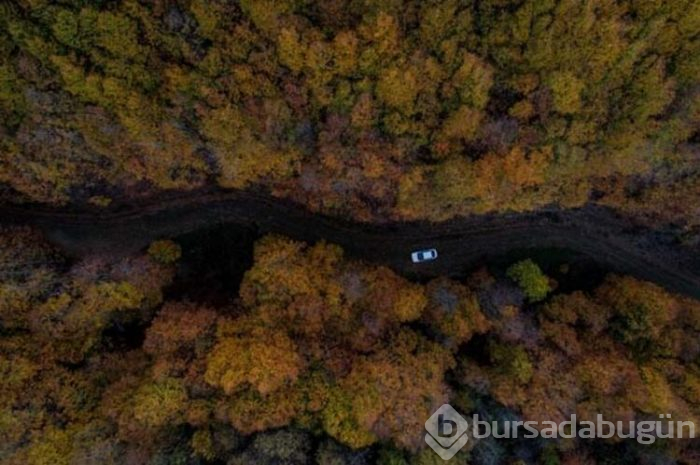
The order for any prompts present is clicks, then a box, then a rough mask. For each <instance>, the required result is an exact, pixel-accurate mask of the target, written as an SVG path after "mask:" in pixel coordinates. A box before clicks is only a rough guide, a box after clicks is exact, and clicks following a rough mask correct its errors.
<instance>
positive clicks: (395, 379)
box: [0, 228, 700, 465]
mask: <svg viewBox="0 0 700 465" xmlns="http://www.w3.org/2000/svg"><path fill="white" fill-rule="evenodd" d="M180 255H181V250H180V246H179V245H178V244H176V243H174V242H171V241H159V242H156V243H154V244H153V246H151V247H150V248H149V251H148V252H147V253H146V252H144V253H143V254H138V255H135V256H130V257H123V258H119V259H114V258H112V259H107V258H104V257H85V258H83V259H81V260H78V261H70V260H68V259H67V258H65V257H63V256H62V255H61V254H60V252H59V251H56V250H54V249H53V248H52V247H50V246H49V245H47V244H46V243H45V242H44V241H43V239H42V237H41V236H40V235H39V234H37V233H36V232H34V231H32V230H30V229H26V228H14V229H7V230H3V231H2V233H1V234H0V263H1V266H2V268H1V273H2V281H1V284H0V463H2V464H8V465H44V464H52V465H64V464H65V465H76V464H95V465H97V464H100V465H105V464H115V465H116V464H124V465H127V464H148V465H156V464H202V465H205V464H227V465H237V464H241V465H243V464H258V465H259V464H269V465H272V464H300V465H301V464H307V463H318V464H324V465H325V464H348V465H350V464H371V463H378V464H382V465H404V464H406V465H427V464H434V463H437V462H436V460H439V459H438V458H437V456H436V455H434V454H433V452H432V451H430V450H429V449H425V444H424V441H423V436H424V434H425V431H424V425H423V423H424V421H425V420H426V419H427V418H428V417H429V416H430V414H431V413H432V412H433V411H434V410H435V409H436V408H437V407H439V406H440V405H442V404H443V403H445V402H450V403H451V404H452V405H454V406H456V407H457V408H458V409H460V410H461V412H463V413H465V414H471V413H479V414H480V415H482V416H483V417H488V418H492V419H507V418H513V417H519V418H523V419H525V420H533V421H543V420H552V421H561V420H563V419H568V417H569V416H570V415H571V414H574V413H575V414H577V416H578V417H579V418H581V419H588V418H593V419H594V418H595V414H596V413H601V414H603V415H604V416H605V418H606V419H609V420H611V421H616V420H624V421H629V420H631V419H638V420H639V419H643V418H648V417H649V415H651V416H652V417H651V418H656V415H657V414H658V412H664V413H670V414H672V415H673V418H674V419H684V420H688V421H692V420H694V421H695V422H696V424H698V420H700V367H699V366H698V360H699V359H700V358H699V357H700V343H699V341H700V302H698V301H695V300H691V299H688V298H684V297H680V296H676V295H672V294H669V293H668V292H666V291H664V290H663V289H661V288H659V287H657V286H656V285H654V284H651V283H647V282H642V281H638V280H635V279H633V278H629V277H625V276H616V275H609V276H608V277H606V278H605V279H604V280H603V282H602V283H601V284H600V285H598V286H597V287H596V288H595V289H592V290H589V291H571V292H566V293H564V292H560V291H558V290H557V289H556V283H555V282H554V281H553V280H551V279H549V280H547V278H546V276H545V275H544V273H543V271H542V270H540V268H539V267H538V266H537V264H536V263H534V262H533V261H529V260H528V261H524V262H520V263H519V264H516V265H515V266H514V267H512V268H510V271H508V272H507V274H508V275H510V276H513V277H514V278H515V279H516V280H517V281H518V283H519V284H516V283H515V282H514V280H513V279H511V278H510V277H508V276H506V275H505V274H500V272H498V271H495V272H492V271H489V270H487V269H482V270H478V271H476V272H474V273H473V274H472V275H471V276H470V277H469V278H468V279H465V280H461V281H457V280H451V279H447V278H437V279H434V280H431V281H429V282H427V283H424V284H419V283H414V282H410V281H408V280H406V279H404V278H402V277H400V276H398V275H396V274H395V273H393V272H392V271H390V270H389V269H386V268H383V267H378V266H371V265H368V264H365V263H362V262H357V261H353V260H350V259H348V258H346V257H344V255H343V251H342V249H340V248H339V247H337V246H334V245H332V244H327V243H323V242H320V243H317V244H315V245H307V244H304V243H300V242H295V241H292V240H290V239H287V238H284V237H281V236H266V237H263V238H261V239H260V240H258V241H257V242H256V244H255V249H254V253H253V263H252V265H251V267H250V268H249V269H248V270H247V272H246V273H245V275H244V276H243V279H242V281H241V282H240V283H236V282H231V283H225V284H227V285H228V286H229V287H231V286H233V287H236V286H239V290H238V292H237V293H236V295H235V297H234V298H231V299H229V300H228V301H227V302H223V303H219V304H213V303H212V302H209V301H206V299H204V300H202V299H191V298H189V297H188V295H189V294H191V295H201V293H200V294H197V293H196V292H194V291H192V290H190V291H188V290H187V289H184V290H183V289H179V290H177V294H178V295H179V296H180V297H179V298H177V299H173V298H172V297H171V295H173V294H174V292H173V289H172V285H173V283H174V282H175V281H176V280H175V277H176V276H177V275H178V273H179V271H178V270H179V267H180V266H181V265H180V264H179V260H181V259H178V257H179V256H180ZM182 255H183V256H185V255H186V254H185V253H183V254H182ZM514 270H518V271H514ZM528 277H529V278H528ZM543 278H544V279H545V280H546V281H545V283H547V285H548V291H547V292H546V293H544V286H542V285H541V280H542V279H543ZM533 282H534V283H540V284H536V285H534V287H533ZM209 285H210V286H212V285H214V284H213V283H210V284H209ZM535 291H536V292H535ZM545 294H546V295H545ZM205 295H206V293H205ZM533 295H534V296H535V297H536V298H532V297H533ZM534 301H537V302H534ZM692 445H693V442H688V441H682V440H676V441H661V442H658V443H657V444H656V445H655V446H654V447H649V446H641V445H639V444H637V443H636V441H634V440H627V441H620V440H618V439H611V440H597V441H586V442H576V441H561V442H554V441H544V440H539V441H532V442H530V443H527V444H522V443H520V442H517V441H514V442H509V441H506V442H503V441H496V442H494V441H493V440H486V441H481V442H470V445H469V446H468V447H467V448H466V449H465V450H464V452H462V453H461V455H460V456H458V459H456V460H457V462H455V463H462V464H495V463H504V464H505V463H512V464H516V463H527V464H530V463H535V462H538V461H539V462H538V463H547V464H562V465H575V464H589V463H591V464H593V463H605V464H639V463H671V461H674V460H676V461H677V463H686V464H691V463H694V462H693V460H694V459H693V457H696V456H694V455H692V454H694V453H696V452H694V451H693V447H692ZM662 459H663V461H662V462H659V460H662ZM519 460H520V461H519Z"/></svg>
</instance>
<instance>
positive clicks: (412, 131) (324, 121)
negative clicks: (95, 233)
mask: <svg viewBox="0 0 700 465" xmlns="http://www.w3.org/2000/svg"><path fill="white" fill-rule="evenodd" d="M698 76H700V3H699V2H697V1H694V0H671V1H668V0H584V1H579V0H482V1H472V0H422V1H418V0H329V1H323V2H315V1H311V0H275V1H273V0H237V1H233V0H177V1H175V0H168V1H164V0H154V1H145V0H141V1H139V0H123V1H118V2H115V1H107V0H97V1H86V0H61V1H48V0H14V1H10V2H3V3H2V4H0V197H2V199H4V200H5V201H8V200H9V201H13V202H39V203H45V204H50V205H63V206H66V205H69V206H94V207H96V208H104V207H106V206H108V205H110V204H111V203H112V202H116V203H122V204H123V203H133V202H136V201H137V200H138V199H140V198H144V197H153V196H155V195H158V194H162V193H163V192H169V191H196V190H198V189H202V188H207V189H211V188H217V189H257V190H263V191H265V192H269V193H271V194H273V195H275V196H278V197H284V198H287V199H292V200H294V201H296V202H298V203H301V204H303V205H305V206H307V207H308V208H310V209H312V210H314V211H320V212H324V213H327V214H332V215H338V216H348V217H351V218H354V219H359V220H367V221H374V220H386V219H408V220H410V219H429V220H444V219H448V218H452V217H454V216H457V215H468V214H475V213H476V214H478V213H485V212H507V211H525V210H534V209H538V208H541V207H543V206H549V205H558V206H560V207H563V208H571V207H577V206H581V205H584V204H586V203H589V202H595V203H599V204H602V205H607V206H610V207H612V208H615V209H617V210H619V211H621V212H623V213H625V214H628V215H632V216H635V217H637V218H638V219H640V220H642V221H646V222H647V223H651V224H672V225H676V226H679V227H681V228H684V229H685V230H687V231H690V232H697V231H698V228H700V210H698V208H697V205H698V204H699V203H698V198H700V167H699V163H698V160H699V156H700V151H699V146H698V142H699V139H698V125H699V123H700V87H699V85H700V81H699V78H698ZM693 205H695V206H694V207H693Z"/></svg>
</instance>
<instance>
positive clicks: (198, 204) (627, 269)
mask: <svg viewBox="0 0 700 465" xmlns="http://www.w3.org/2000/svg"><path fill="white" fill-rule="evenodd" d="M0 224H32V225H35V226H38V227H40V228H41V229H43V230H44V231H45V233H46V234H47V236H48V237H49V238H50V240H52V241H53V242H55V243H56V244H57V245H59V246H61V247H62V248H63V249H65V250H66V251H68V252H69V253H72V254H74V255H85V254H89V253H93V252H98V253H107V254H122V253H128V252H130V251H134V250H138V249H141V248H143V247H145V246H147V245H148V244H149V243H150V242H151V241H152V240H154V239H157V238H163V237H174V236H178V235H181V234H184V233H188V232H192V231H195V230H198V229H199V228H204V227H208V226H212V225H216V224H237V225H243V226H246V227H250V228H255V230H256V231H258V232H259V233H260V234H265V233H277V234H283V235H286V236H289V237H291V238H294V239H298V240H303V241H307V242H316V241H319V240H326V241H328V242H331V243H335V244H338V245H340V246H342V247H343V248H344V250H345V251H346V254H347V255H348V256H350V257H354V258H359V259H363V260H366V261H368V262H374V263H379V264H383V265H387V266H389V267H391V268H392V269H394V270H395V271H397V272H399V273H401V274H403V275H404V276H408V277H411V278H418V279H422V278H429V277H433V276H438V275H449V276H458V275H462V274H463V273H464V272H465V270H468V269H471V268H473V267H474V266H476V265H479V264H481V263H484V262H486V261H488V260H490V259H493V258H494V257H498V256H503V255H504V254H508V253H509V252H510V251H512V250H515V249H528V248H538V249H541V248H552V247H557V248H563V249H567V250H570V251H573V252H575V253H577V254H580V255H582V256H586V257H590V258H591V259H593V260H595V261H596V262H597V263H599V264H600V266H602V267H605V268H606V269H609V270H610V271H614V272H620V273H625V274H630V275H632V276H636V277H638V278H640V279H645V280H648V281H653V282H656V283H658V284H659V285H662V286H664V287H666V288H667V289H669V290H671V291H674V292H680V293H684V294H687V295H691V296H694V297H696V298H700V254H699V253H698V250H693V249H690V248H687V247H683V246H681V245H679V244H676V243H675V242H674V241H673V239H672V238H671V237H670V235H665V234H663V233H659V232H655V231H652V230H646V229H642V228H639V227H635V226H634V225H633V224H632V223H631V222H630V221H629V220H627V219H625V218H622V217H620V216H618V215H616V214H615V213H613V212H612V211H610V210H608V209H605V208H601V207H595V206H588V207H586V208H582V209H574V210H558V209H549V210H546V211H540V212H537V213H522V214H505V215H484V216H478V217H469V218H460V219H455V220H451V221H448V222H444V223H425V222H412V223H387V224H381V225H374V224H364V223H353V222H349V221H343V220H340V219H337V218H330V217H326V216H323V215H318V214H313V213H310V212H308V211H307V210H305V209H304V208H302V207H300V206H298V205H294V204H291V203H289V202H286V201H283V200H279V199H275V198H273V197H270V196H267V195H264V194H256V193H251V192H227V193H222V192H214V193H196V194H192V193H190V194H181V195H178V196H172V197H170V198H167V199H158V200H157V201H152V202H144V203H142V204H141V205H137V206H133V207H130V208H122V209H119V208H113V209H107V210H104V211H99V210H84V211H61V210H51V209H45V208H44V209H42V208H39V207H27V206H2V207H0ZM425 247H435V248H437V249H438V251H439V253H440V257H439V259H438V260H436V261H434V262H430V263H424V264H420V265H415V264H412V263H411V260H410V252H411V251H412V250H416V249H420V248H425Z"/></svg>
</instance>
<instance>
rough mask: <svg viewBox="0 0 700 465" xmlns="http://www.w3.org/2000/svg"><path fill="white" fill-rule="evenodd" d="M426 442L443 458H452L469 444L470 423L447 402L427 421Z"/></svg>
mask: <svg viewBox="0 0 700 465" xmlns="http://www.w3.org/2000/svg"><path fill="white" fill-rule="evenodd" d="M425 429H426V430H427V431H428V434H426V435H425V442H426V443H428V445H429V446H430V448H431V449H433V450H434V451H435V452H436V453H437V454H438V455H439V456H440V458H441V459H443V460H450V459H451V458H452V457H454V456H455V454H456V453H457V452H459V451H460V450H461V449H462V447H464V446H465V445H466V444H467V441H468V440H469V436H468V435H467V434H466V433H467V430H469V423H467V420H465V419H464V417H463V416H462V415H460V414H459V413H457V411H456V410H455V409H453V408H452V406H451V405H449V404H445V405H443V406H442V407H440V408H439V409H437V410H436V411H435V413H433V415H432V416H431V417H430V418H428V421H426V422H425Z"/></svg>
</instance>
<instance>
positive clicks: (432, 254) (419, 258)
mask: <svg viewBox="0 0 700 465" xmlns="http://www.w3.org/2000/svg"><path fill="white" fill-rule="evenodd" d="M436 258H437V250H435V249H425V250H416V251H415V252H413V253H412V254H411V261H412V262H413V263H421V262H429V261H430V260H435V259H436Z"/></svg>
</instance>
